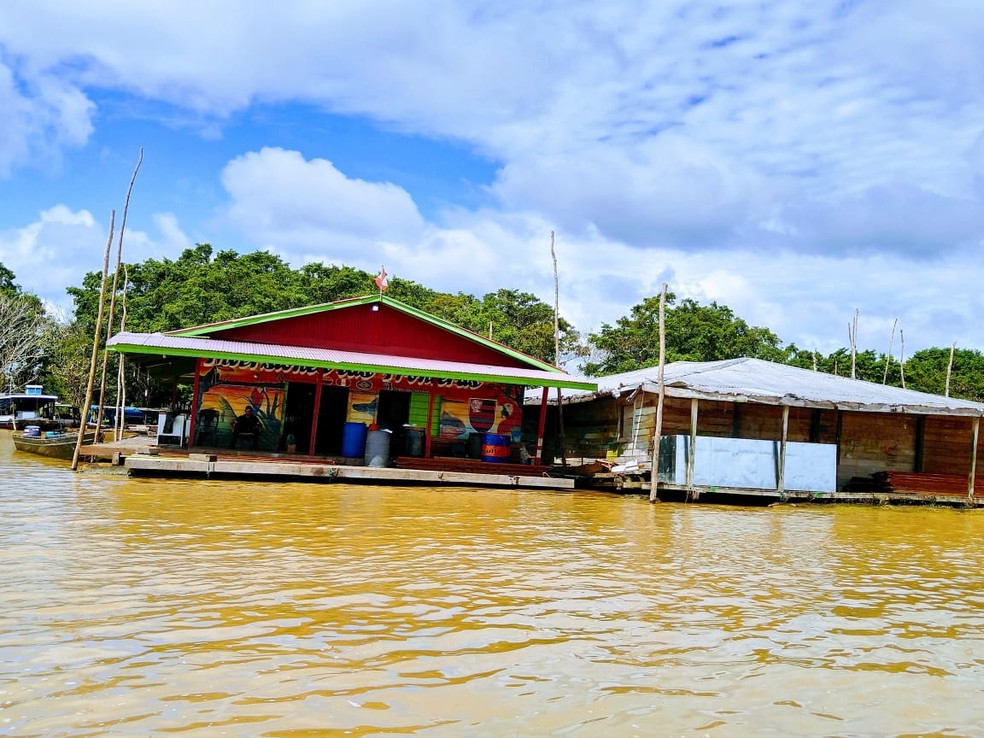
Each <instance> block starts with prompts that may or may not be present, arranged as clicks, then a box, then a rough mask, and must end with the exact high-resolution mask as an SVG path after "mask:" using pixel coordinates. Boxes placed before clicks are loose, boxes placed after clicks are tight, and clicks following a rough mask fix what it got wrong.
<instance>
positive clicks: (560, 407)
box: [550, 231, 567, 467]
mask: <svg viewBox="0 0 984 738" xmlns="http://www.w3.org/2000/svg"><path fill="white" fill-rule="evenodd" d="M550 258H551V259H553V271H554V366H560V279H559V278H558V277H557V251H556V250H555V249H554V232H553V231H550ZM557 440H558V441H559V442H560V464H561V466H564V467H566V466H567V439H565V438H564V401H563V398H562V397H561V394H560V387H558V388H557Z"/></svg>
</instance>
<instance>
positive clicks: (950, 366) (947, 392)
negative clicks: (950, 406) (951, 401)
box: [943, 341, 957, 397]
mask: <svg viewBox="0 0 984 738" xmlns="http://www.w3.org/2000/svg"><path fill="white" fill-rule="evenodd" d="M956 348H957V342H956V341H954V342H953V343H951V344H950V362H949V363H948V364H947V365H946V389H945V391H944V393H943V394H944V396H946V397H949V396H950V374H951V372H953V351H954V349H956Z"/></svg>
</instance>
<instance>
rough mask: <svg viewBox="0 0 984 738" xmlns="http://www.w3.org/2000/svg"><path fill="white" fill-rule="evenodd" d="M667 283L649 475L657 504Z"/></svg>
mask: <svg viewBox="0 0 984 738" xmlns="http://www.w3.org/2000/svg"><path fill="white" fill-rule="evenodd" d="M665 313H666V283H665V282H664V283H663V290H662V291H661V292H660V293H659V368H658V369H657V370H656V387H657V395H656V423H655V425H654V426H653V462H652V471H650V474H649V501H650V502H656V500H657V496H656V493H657V492H658V491H659V446H660V443H661V442H662V440H663V402H664V400H665V398H666V388H665V387H664V382H663V373H664V370H665V368H666V321H665V320H663V318H664V317H665Z"/></svg>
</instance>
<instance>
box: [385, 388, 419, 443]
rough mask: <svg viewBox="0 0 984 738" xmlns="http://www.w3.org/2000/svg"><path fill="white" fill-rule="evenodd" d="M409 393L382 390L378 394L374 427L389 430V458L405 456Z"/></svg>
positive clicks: (408, 418) (408, 420) (408, 419)
mask: <svg viewBox="0 0 984 738" xmlns="http://www.w3.org/2000/svg"><path fill="white" fill-rule="evenodd" d="M411 394H412V393H411V392H399V391H397V390H383V391H382V392H380V393H379V409H378V410H377V411H376V425H377V426H379V429H380V430H390V431H392V432H393V435H392V436H391V437H390V456H393V457H397V456H405V455H406V429H405V428H404V426H405V425H406V424H407V423H408V422H410V396H411Z"/></svg>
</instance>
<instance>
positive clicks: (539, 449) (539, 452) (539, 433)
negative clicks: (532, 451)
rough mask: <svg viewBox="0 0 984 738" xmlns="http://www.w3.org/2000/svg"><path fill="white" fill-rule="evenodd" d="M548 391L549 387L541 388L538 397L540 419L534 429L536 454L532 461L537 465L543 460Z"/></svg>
mask: <svg viewBox="0 0 984 738" xmlns="http://www.w3.org/2000/svg"><path fill="white" fill-rule="evenodd" d="M549 392H550V388H549V387H544V388H543V395H542V396H541V397H540V420H539V423H538V425H537V429H536V456H535V458H534V459H533V463H534V464H536V465H537V466H539V465H540V462H541V461H542V460H543V430H544V428H546V426H547V396H548V394H549Z"/></svg>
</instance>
